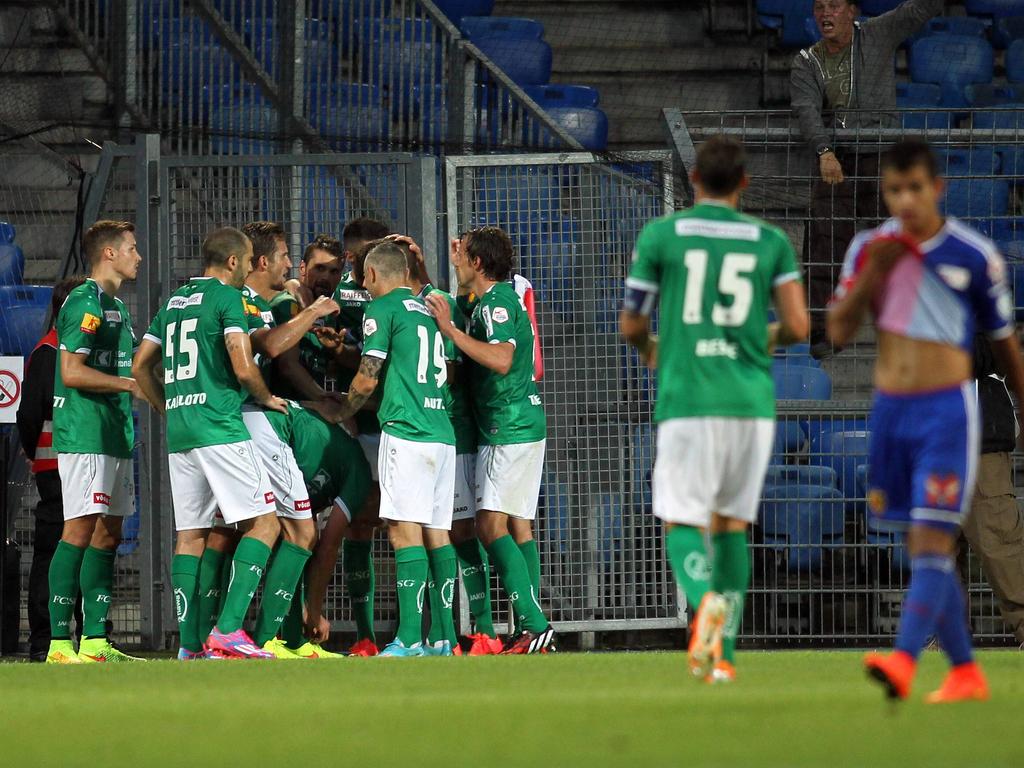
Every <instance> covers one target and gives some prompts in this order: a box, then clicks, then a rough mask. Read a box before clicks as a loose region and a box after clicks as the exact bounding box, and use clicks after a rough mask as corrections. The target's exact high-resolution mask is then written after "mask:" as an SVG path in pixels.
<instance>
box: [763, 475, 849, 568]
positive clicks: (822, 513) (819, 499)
mask: <svg viewBox="0 0 1024 768" xmlns="http://www.w3.org/2000/svg"><path fill="white" fill-rule="evenodd" d="M760 518H761V520H760V522H761V530H762V534H763V536H764V540H765V543H766V544H769V546H772V547H773V548H775V549H780V550H784V551H785V553H786V567H787V569H788V570H790V571H814V570H818V569H820V567H821V564H822V559H823V557H824V553H825V550H826V549H827V548H831V547H836V546H838V545H841V544H842V543H843V540H844V538H845V527H846V520H845V510H844V507H843V496H842V494H840V493H839V491H837V490H836V489H835V488H830V487H825V486H814V485H782V486H774V487H771V488H765V492H764V501H763V502H762V504H761V514H760Z"/></svg>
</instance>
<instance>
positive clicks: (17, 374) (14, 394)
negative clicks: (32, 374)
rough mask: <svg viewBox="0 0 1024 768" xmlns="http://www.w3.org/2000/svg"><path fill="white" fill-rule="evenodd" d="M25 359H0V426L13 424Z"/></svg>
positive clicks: (19, 401)
mask: <svg viewBox="0 0 1024 768" xmlns="http://www.w3.org/2000/svg"><path fill="white" fill-rule="evenodd" d="M24 377H25V358H23V357H0V424H13V423H14V420H15V417H16V416H17V413H18V406H19V405H20V404H21V381H22V379H23V378H24Z"/></svg>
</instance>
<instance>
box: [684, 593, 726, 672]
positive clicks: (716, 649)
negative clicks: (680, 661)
mask: <svg viewBox="0 0 1024 768" xmlns="http://www.w3.org/2000/svg"><path fill="white" fill-rule="evenodd" d="M728 613H729V605H728V603H726V601H725V598H724V597H722V596H721V595H720V594H718V593H717V592H708V593H707V594H705V595H704V598H703V599H702V600H701V601H700V607H699V608H698V609H697V614H696V616H695V617H694V619H693V628H692V630H691V631H690V648H689V651H688V653H687V656H688V659H689V663H690V674H692V675H693V676H694V677H697V678H700V679H701V680H703V679H704V678H706V677H707V676H708V675H709V674H711V670H712V669H713V668H714V666H715V664H717V663H718V662H719V661H720V660H721V658H722V630H723V629H724V628H725V618H726V616H727V615H728Z"/></svg>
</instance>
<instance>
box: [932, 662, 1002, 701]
mask: <svg viewBox="0 0 1024 768" xmlns="http://www.w3.org/2000/svg"><path fill="white" fill-rule="evenodd" d="M988 696H989V693H988V681H987V680H985V674H984V673H983V672H982V671H981V667H979V666H978V665H977V663H976V662H973V661H970V662H968V663H967V664H961V665H960V666H959V667H953V668H952V669H951V670H949V674H948V675H946V679H945V680H943V681H942V687H941V688H939V690H937V691H935V692H933V693H929V694H928V697H927V698H926V699H925V701H926V702H928V703H929V704H951V703H953V702H955V701H988Z"/></svg>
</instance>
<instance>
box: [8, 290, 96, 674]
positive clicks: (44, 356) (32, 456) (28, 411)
mask: <svg viewBox="0 0 1024 768" xmlns="http://www.w3.org/2000/svg"><path fill="white" fill-rule="evenodd" d="M83 282H85V279H84V278H82V277H72V278H68V279H67V280H64V281H62V282H60V283H58V284H57V285H56V286H54V289H53V298H52V299H51V307H52V312H51V317H52V318H56V317H57V312H58V311H59V310H60V307H61V305H62V304H63V303H64V300H65V299H66V298H67V297H68V294H69V293H70V292H71V291H72V290H74V289H75V288H77V287H78V286H79V285H81V284H82V283H83ZM56 364H57V330H56V328H54V327H53V321H52V320H51V323H50V328H49V330H48V332H47V333H46V335H45V336H43V338H42V339H40V341H39V343H38V344H37V345H36V348H35V349H34V350H33V351H32V354H31V356H30V357H29V359H28V365H27V366H26V369H25V380H24V382H23V386H22V396H21V404H20V405H19V407H18V435H19V437H20V439H21V447H22V449H23V450H24V451H25V456H27V457H28V460H29V461H30V462H32V475H33V477H35V480H36V488H37V489H38V490H39V503H38V504H36V509H35V518H36V521H35V523H36V524H35V531H34V533H33V538H32V567H31V570H30V571H29V577H28V627H29V635H28V645H29V658H30V659H31V660H32V661H39V662H42V661H46V651H47V649H48V648H49V647H50V612H49V610H48V605H47V603H48V601H49V594H50V588H49V570H50V559H51V558H52V557H53V553H54V550H55V549H56V548H57V542H59V541H60V536H61V531H62V530H63V528H64V511H63V499H62V497H61V490H60V475H59V474H58V472H57V454H56V453H55V452H54V450H53V425H52V421H51V420H52V418H53V380H54V376H55V375H56ZM76 620H77V623H78V626H79V627H81V626H82V620H81V607H80V606H79V607H78V608H76Z"/></svg>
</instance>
